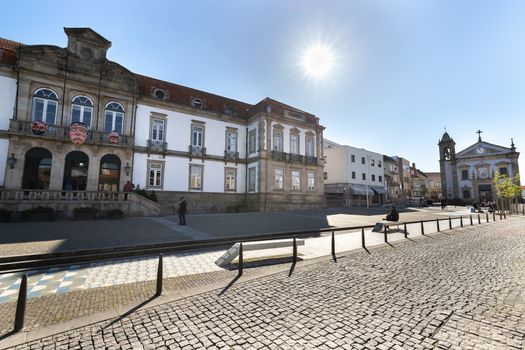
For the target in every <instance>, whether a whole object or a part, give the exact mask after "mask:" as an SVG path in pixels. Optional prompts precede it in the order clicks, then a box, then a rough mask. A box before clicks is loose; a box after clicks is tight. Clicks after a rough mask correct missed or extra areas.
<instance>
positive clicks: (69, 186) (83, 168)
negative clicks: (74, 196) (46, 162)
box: [63, 151, 89, 191]
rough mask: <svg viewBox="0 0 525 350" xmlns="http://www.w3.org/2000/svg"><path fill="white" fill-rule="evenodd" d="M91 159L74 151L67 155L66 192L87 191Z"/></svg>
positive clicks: (65, 171) (65, 166) (82, 153)
mask: <svg viewBox="0 0 525 350" xmlns="http://www.w3.org/2000/svg"><path fill="white" fill-rule="evenodd" d="M88 169H89V157H88V156H87V154H85V153H84V152H80V151H72V152H69V153H68V154H67V155H66V162H65V165H64V187H63V188H64V190H73V191H85V190H86V187H87V178H88Z"/></svg>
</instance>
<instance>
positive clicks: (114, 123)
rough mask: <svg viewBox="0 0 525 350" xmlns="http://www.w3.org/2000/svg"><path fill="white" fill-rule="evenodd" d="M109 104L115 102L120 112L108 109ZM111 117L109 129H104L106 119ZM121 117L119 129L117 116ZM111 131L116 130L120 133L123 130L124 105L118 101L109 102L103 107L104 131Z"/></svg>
mask: <svg viewBox="0 0 525 350" xmlns="http://www.w3.org/2000/svg"><path fill="white" fill-rule="evenodd" d="M111 104H117V105H119V106H120V108H121V109H122V112H121V111H117V110H112V109H108V107H109V105H111ZM108 117H109V118H111V130H109V131H108V130H106V125H107V123H106V122H107V119H108ZM119 117H120V118H122V122H121V123H120V130H118V129H117V118H119ZM112 131H116V132H118V133H119V134H120V135H122V133H123V131H124V107H123V106H122V105H121V104H120V103H118V102H110V103H108V104H107V105H106V108H105V109H104V132H106V133H110V132H112Z"/></svg>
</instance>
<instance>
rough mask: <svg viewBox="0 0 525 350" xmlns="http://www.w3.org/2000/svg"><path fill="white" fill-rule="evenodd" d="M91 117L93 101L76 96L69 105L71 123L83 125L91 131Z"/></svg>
mask: <svg viewBox="0 0 525 350" xmlns="http://www.w3.org/2000/svg"><path fill="white" fill-rule="evenodd" d="M92 116H93V101H91V99H90V98H89V97H86V96H77V97H75V98H74V99H73V101H72V104H71V123H84V124H85V125H86V127H87V128H88V129H91V118H92Z"/></svg>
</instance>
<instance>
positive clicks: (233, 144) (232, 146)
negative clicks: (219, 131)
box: [226, 130, 237, 153]
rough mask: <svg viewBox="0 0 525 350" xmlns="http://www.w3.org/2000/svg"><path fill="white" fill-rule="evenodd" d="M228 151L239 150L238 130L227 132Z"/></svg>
mask: <svg viewBox="0 0 525 350" xmlns="http://www.w3.org/2000/svg"><path fill="white" fill-rule="evenodd" d="M226 152H228V153H230V152H231V153H235V152H237V132H236V131H233V130H231V131H227V132H226Z"/></svg>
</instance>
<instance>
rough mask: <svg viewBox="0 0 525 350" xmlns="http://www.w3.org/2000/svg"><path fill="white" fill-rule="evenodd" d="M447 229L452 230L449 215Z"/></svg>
mask: <svg viewBox="0 0 525 350" xmlns="http://www.w3.org/2000/svg"><path fill="white" fill-rule="evenodd" d="M448 229H449V230H452V219H451V218H450V216H449V217H448Z"/></svg>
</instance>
